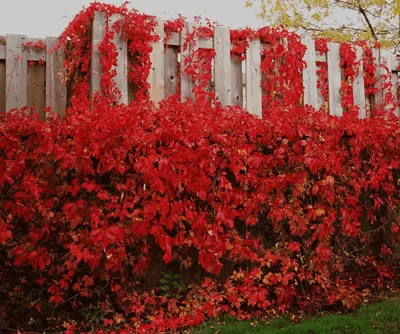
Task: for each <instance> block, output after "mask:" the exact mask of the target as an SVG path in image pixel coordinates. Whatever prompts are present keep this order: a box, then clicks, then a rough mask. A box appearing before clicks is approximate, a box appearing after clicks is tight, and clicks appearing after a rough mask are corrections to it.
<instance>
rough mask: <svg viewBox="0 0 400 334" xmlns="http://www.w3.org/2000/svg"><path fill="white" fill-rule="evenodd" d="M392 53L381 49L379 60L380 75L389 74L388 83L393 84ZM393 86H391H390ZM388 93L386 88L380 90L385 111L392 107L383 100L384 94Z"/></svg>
mask: <svg viewBox="0 0 400 334" xmlns="http://www.w3.org/2000/svg"><path fill="white" fill-rule="evenodd" d="M391 55H392V53H391V52H390V51H388V50H381V51H380V62H381V65H382V67H381V76H382V77H385V76H389V77H390V83H391V84H392V86H393V78H392V67H393V66H392V57H391ZM392 88H393V87H392ZM386 93H388V90H387V89H385V90H382V103H383V107H384V109H385V110H386V111H389V110H390V109H391V108H394V105H388V104H386V102H385V95H386ZM391 93H393V90H391Z"/></svg>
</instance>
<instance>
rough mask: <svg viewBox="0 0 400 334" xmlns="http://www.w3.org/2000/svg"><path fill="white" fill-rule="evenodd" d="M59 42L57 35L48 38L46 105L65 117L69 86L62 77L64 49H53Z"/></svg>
mask: <svg viewBox="0 0 400 334" xmlns="http://www.w3.org/2000/svg"><path fill="white" fill-rule="evenodd" d="M57 43H58V38H56V37H47V38H46V48H47V52H46V107H50V108H51V110H52V111H53V112H55V113H57V114H58V115H60V116H61V117H64V116H65V111H66V107H67V88H66V87H65V85H63V83H62V79H61V78H62V75H63V70H64V65H63V61H64V49H58V50H57V51H51V50H53V49H54V47H55V46H56V45H57ZM50 51H51V52H50Z"/></svg>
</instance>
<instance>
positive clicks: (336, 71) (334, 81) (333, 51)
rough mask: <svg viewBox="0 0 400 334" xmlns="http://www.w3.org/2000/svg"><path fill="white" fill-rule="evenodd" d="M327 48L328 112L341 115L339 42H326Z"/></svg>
mask: <svg viewBox="0 0 400 334" xmlns="http://www.w3.org/2000/svg"><path fill="white" fill-rule="evenodd" d="M328 48H329V51H328V56H327V61H328V82H329V113H330V114H331V115H335V116H342V113H343V110H342V105H341V98H340V88H341V84H342V83H341V71H340V52H339V44H337V43H328Z"/></svg>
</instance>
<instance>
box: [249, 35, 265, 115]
mask: <svg viewBox="0 0 400 334" xmlns="http://www.w3.org/2000/svg"><path fill="white" fill-rule="evenodd" d="M260 65H261V47H260V39H254V40H252V41H251V42H250V46H249V48H248V49H247V50H246V104H247V106H246V109H247V110H248V111H249V112H250V113H251V114H253V115H256V116H258V117H262V100H261V69H260Z"/></svg>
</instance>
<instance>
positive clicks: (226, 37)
mask: <svg viewBox="0 0 400 334" xmlns="http://www.w3.org/2000/svg"><path fill="white" fill-rule="evenodd" d="M214 49H215V67H214V68H215V93H216V97H217V98H218V99H219V101H220V102H221V104H222V105H223V106H226V105H229V104H231V102H232V101H231V96H232V95H231V94H232V93H231V92H232V88H231V85H232V79H231V38H230V34H229V28H224V27H220V26H218V27H215V33H214Z"/></svg>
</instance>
